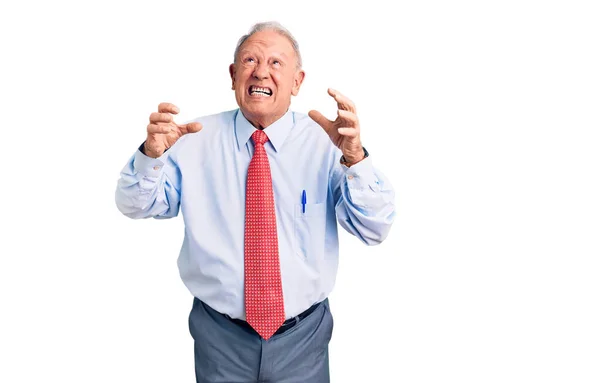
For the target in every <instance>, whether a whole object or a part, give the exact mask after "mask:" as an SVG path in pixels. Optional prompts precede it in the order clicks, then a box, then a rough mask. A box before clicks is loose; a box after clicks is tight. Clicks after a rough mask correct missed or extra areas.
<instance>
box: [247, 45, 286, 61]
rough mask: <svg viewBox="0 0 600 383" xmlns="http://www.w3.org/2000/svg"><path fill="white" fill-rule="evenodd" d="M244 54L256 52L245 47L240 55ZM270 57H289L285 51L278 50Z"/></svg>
mask: <svg viewBox="0 0 600 383" xmlns="http://www.w3.org/2000/svg"><path fill="white" fill-rule="evenodd" d="M244 54H254V52H252V50H250V49H248V48H244V49H242V50H240V53H239V55H240V56H242V55H244ZM269 58H278V59H286V60H287V59H289V57H288V55H286V54H285V53H283V52H277V53H274V54H272V55H271V56H270V57H269Z"/></svg>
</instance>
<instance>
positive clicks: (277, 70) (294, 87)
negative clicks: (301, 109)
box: [229, 31, 304, 128]
mask: <svg viewBox="0 0 600 383" xmlns="http://www.w3.org/2000/svg"><path fill="white" fill-rule="evenodd" d="M229 73H230V75H231V81H232V89H234V90H235V98H236V101H237V103H238V105H239V107H240V109H241V111H242V112H243V113H244V116H245V117H246V119H248V121H250V122H251V123H252V125H254V126H255V127H257V128H265V127H267V126H269V125H271V124H272V123H273V122H275V121H277V120H278V119H279V118H281V117H282V116H283V115H284V114H285V113H286V112H287V110H288V108H289V106H290V103H291V99H292V96H295V95H297V94H298V91H299V90H300V85H302V81H303V80H304V71H302V70H300V69H298V67H297V61H296V54H295V52H294V48H293V47H292V44H291V43H290V42H289V40H288V39H287V38H286V37H284V36H282V35H280V34H279V33H277V32H274V31H261V32H256V33H255V34H253V35H252V36H250V37H249V38H248V39H247V40H246V41H245V42H244V44H242V46H241V47H240V50H239V53H238V57H237V61H236V62H235V63H234V64H231V66H230V67H229Z"/></svg>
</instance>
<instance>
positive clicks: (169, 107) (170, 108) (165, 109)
mask: <svg viewBox="0 0 600 383" xmlns="http://www.w3.org/2000/svg"><path fill="white" fill-rule="evenodd" d="M158 111H159V112H160V113H173V114H177V113H179V108H178V107H177V106H175V105H174V104H171V103H170V102H161V103H160V104H158Z"/></svg>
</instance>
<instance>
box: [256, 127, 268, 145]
mask: <svg viewBox="0 0 600 383" xmlns="http://www.w3.org/2000/svg"><path fill="white" fill-rule="evenodd" d="M252 140H253V141H254V144H256V145H258V144H260V145H264V143H265V142H267V141H269V137H267V134H266V133H265V132H263V131H262V130H256V131H255V132H254V133H252Z"/></svg>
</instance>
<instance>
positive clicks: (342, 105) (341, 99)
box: [327, 88, 356, 113]
mask: <svg viewBox="0 0 600 383" xmlns="http://www.w3.org/2000/svg"><path fill="white" fill-rule="evenodd" d="M327 93H329V95H330V96H331V97H333V98H334V100H335V101H336V102H337V104H338V109H342V110H349V111H350V112H352V113H356V106H355V105H354V103H353V102H352V101H351V100H350V99H349V98H348V97H346V96H344V95H343V94H341V93H340V92H338V91H337V90H335V89H332V88H329V89H327Z"/></svg>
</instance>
